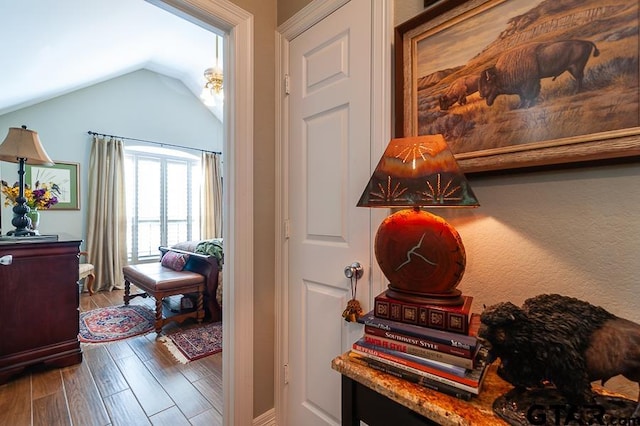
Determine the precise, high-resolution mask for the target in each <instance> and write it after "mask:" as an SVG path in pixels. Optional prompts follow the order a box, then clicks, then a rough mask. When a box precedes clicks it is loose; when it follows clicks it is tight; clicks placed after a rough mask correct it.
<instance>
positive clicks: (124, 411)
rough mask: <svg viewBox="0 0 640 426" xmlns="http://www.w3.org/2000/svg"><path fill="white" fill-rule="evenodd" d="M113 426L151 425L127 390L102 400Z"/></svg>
mask: <svg viewBox="0 0 640 426" xmlns="http://www.w3.org/2000/svg"><path fill="white" fill-rule="evenodd" d="M104 404H105V405H106V406H107V411H108V412H109V417H111V421H112V423H113V426H148V425H150V424H151V422H150V421H149V419H148V418H147V416H146V414H145V412H144V410H143V409H142V407H141V406H140V404H138V401H136V397H135V396H134V395H133V393H132V392H131V390H129V389H127V390H124V391H122V392H119V393H117V394H115V395H111V396H109V397H107V398H105V399H104Z"/></svg>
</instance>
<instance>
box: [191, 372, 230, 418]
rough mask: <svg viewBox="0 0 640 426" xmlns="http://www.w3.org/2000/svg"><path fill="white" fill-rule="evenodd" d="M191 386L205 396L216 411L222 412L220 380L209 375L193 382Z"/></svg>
mask: <svg viewBox="0 0 640 426" xmlns="http://www.w3.org/2000/svg"><path fill="white" fill-rule="evenodd" d="M193 386H195V387H196V389H198V390H199V391H200V393H201V394H202V395H205V396H206V398H207V399H208V400H209V402H210V403H211V405H213V407H214V408H215V409H216V410H218V411H219V412H222V410H223V407H224V401H223V399H222V380H220V379H218V378H217V377H216V376H213V375H211V376H207V377H203V378H202V379H200V380H198V381H195V382H193Z"/></svg>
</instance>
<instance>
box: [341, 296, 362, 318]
mask: <svg viewBox="0 0 640 426" xmlns="http://www.w3.org/2000/svg"><path fill="white" fill-rule="evenodd" d="M361 316H362V306H360V302H358V301H357V300H356V299H351V300H349V301H348V302H347V308H346V309H345V310H344V312H342V317H343V318H344V320H345V321H347V322H355V321H357V320H358V318H360V317H361Z"/></svg>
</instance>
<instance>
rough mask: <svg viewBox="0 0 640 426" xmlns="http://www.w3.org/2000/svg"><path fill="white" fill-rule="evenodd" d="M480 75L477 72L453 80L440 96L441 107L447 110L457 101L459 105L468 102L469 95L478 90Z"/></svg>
mask: <svg viewBox="0 0 640 426" xmlns="http://www.w3.org/2000/svg"><path fill="white" fill-rule="evenodd" d="M479 79H480V76H479V75H477V74H471V75H465V76H464V77H459V78H457V79H455V80H454V81H453V83H451V84H450V85H449V87H447V91H446V92H445V93H444V94H442V95H440V96H439V97H438V101H439V103H440V109H441V110H442V111H446V110H448V109H449V108H451V106H452V105H453V104H455V103H456V102H457V103H458V104H459V105H464V104H466V103H467V96H469V95H471V94H472V93H475V92H477V91H478V80H479Z"/></svg>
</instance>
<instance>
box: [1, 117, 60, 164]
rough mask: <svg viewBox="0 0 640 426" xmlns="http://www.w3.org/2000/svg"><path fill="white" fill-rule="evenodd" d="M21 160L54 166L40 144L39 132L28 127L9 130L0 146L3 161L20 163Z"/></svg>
mask: <svg viewBox="0 0 640 426" xmlns="http://www.w3.org/2000/svg"><path fill="white" fill-rule="evenodd" d="M20 159H25V160H26V161H27V162H28V163H29V164H46V165H52V164H53V161H51V158H49V156H48V155H47V153H46V151H45V150H44V148H43V147H42V144H41V143H40V138H39V137H38V132H35V131H33V130H29V129H27V128H26V126H23V127H22V128H19V127H11V128H9V133H7V137H6V138H4V141H3V142H2V145H0V160H1V161H8V162H10V163H19V162H20Z"/></svg>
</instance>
